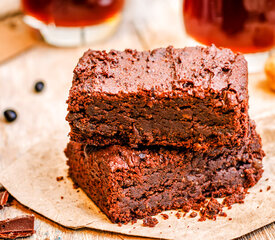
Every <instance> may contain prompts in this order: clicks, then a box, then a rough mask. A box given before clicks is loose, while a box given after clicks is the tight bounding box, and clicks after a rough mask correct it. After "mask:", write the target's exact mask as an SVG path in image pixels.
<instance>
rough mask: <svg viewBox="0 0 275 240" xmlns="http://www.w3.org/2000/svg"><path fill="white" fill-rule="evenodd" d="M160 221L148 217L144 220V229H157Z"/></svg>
mask: <svg viewBox="0 0 275 240" xmlns="http://www.w3.org/2000/svg"><path fill="white" fill-rule="evenodd" d="M158 223H159V221H158V220H157V219H156V218H154V217H146V218H144V219H143V226H144V227H155V226H156V225H157V224H158Z"/></svg>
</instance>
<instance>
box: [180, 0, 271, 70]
mask: <svg viewBox="0 0 275 240" xmlns="http://www.w3.org/2000/svg"><path fill="white" fill-rule="evenodd" d="M183 18H184V25H185V30H186V33H187V34H188V35H189V36H190V37H191V38H192V39H193V40H195V41H196V42H199V43H201V44H204V45H211V44H212V43H214V44H215V45H216V46H219V47H227V48H231V49H232V50H233V51H235V52H241V53H244V54H245V56H246V58H247V60H248V68H249V71H250V72H257V71H260V70H262V69H263V66H264V63H265V59H266V58H267V57H268V55H269V52H270V50H271V49H272V48H273V46H274V44H275V0H185V1H183Z"/></svg>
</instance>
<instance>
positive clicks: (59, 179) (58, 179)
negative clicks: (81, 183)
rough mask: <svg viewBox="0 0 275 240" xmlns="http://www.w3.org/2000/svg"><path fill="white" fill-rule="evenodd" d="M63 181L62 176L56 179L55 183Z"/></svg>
mask: <svg viewBox="0 0 275 240" xmlns="http://www.w3.org/2000/svg"><path fill="white" fill-rule="evenodd" d="M63 179H64V177H63V176H59V177H56V181H57V182H60V181H62V180H63Z"/></svg>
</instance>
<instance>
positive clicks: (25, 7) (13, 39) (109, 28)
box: [0, 0, 275, 72]
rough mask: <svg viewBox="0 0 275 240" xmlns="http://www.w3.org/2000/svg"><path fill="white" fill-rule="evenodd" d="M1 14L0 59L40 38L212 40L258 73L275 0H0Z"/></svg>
mask: <svg viewBox="0 0 275 240" xmlns="http://www.w3.org/2000/svg"><path fill="white" fill-rule="evenodd" d="M0 19H1V20H2V24H1V25H3V20H4V19H8V21H10V22H9V23H8V24H9V28H8V29H4V28H3V26H0V36H1V38H0V45H1V47H0V51H1V52H0V55H1V58H0V60H5V59H7V58H9V57H10V56H12V55H14V54H17V53H18V52H20V49H22V50H24V49H26V48H28V47H30V46H33V45H37V44H38V43H39V42H40V43H41V42H42V41H43V40H44V42H46V43H48V44H49V45H52V46H56V47H83V46H86V48H87V47H92V48H93V47H94V48H96V47H99V45H100V44H102V43H106V42H107V41H109V42H112V41H116V38H120V39H121V41H126V42H127V43H126V42H124V45H123V42H121V44H120V46H117V48H120V49H123V48H126V47H134V48H139V47H141V48H142V49H152V48H156V47H165V46H168V45H174V46H176V47H184V46H187V45H198V44H204V45H211V44H213V43H214V44H215V45H217V46H219V47H228V48H231V49H232V50H233V51H235V52H241V53H245V54H246V57H247V60H248V62H249V70H250V72H259V71H261V70H263V65H264V62H265V60H266V59H267V58H268V55H269V54H270V52H271V50H272V48H273V46H274V43H275V37H274V36H275V35H274V34H275V0H232V1H227V0H185V1H182V0H150V1H146V0H21V1H20V0H0ZM15 22H17V23H16V24H15ZM23 22H24V24H23ZM17 24H21V25H20V26H19V27H18V28H16V27H15V25H17ZM26 25H28V26H29V27H30V28H32V31H30V28H29V29H27V28H26ZM16 29H17V34H15V33H14V32H16V31H15V30H16ZM34 29H35V30H34ZM9 30H10V31H9ZM12 30H13V31H12ZM18 32H20V34H21V35H20V34H19V35H18ZM13 34H14V35H13ZM131 35H132V36H133V35H135V37H137V38H138V41H139V44H140V45H141V46H138V45H136V46H135V45H131V44H129V41H130V40H129V39H130V38H131V37H132V36H131ZM31 36H32V37H31ZM127 38H128V39H127ZM42 39H43V40H42ZM130 45H131V46H130ZM17 48H18V49H17Z"/></svg>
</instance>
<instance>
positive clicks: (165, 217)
mask: <svg viewBox="0 0 275 240" xmlns="http://www.w3.org/2000/svg"><path fill="white" fill-rule="evenodd" d="M160 215H161V216H162V218H163V219H164V220H167V219H168V218H169V216H168V215H167V214H166V213H162V214H160Z"/></svg>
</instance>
